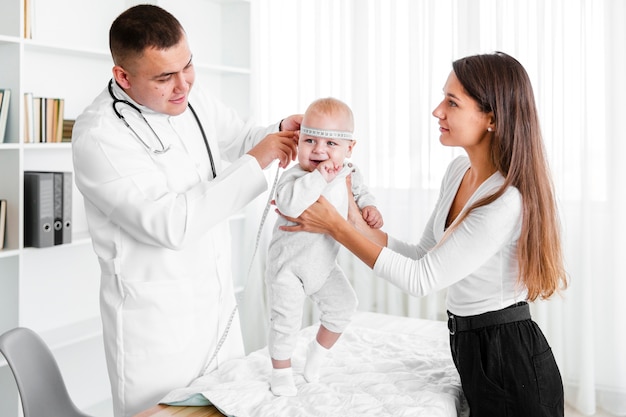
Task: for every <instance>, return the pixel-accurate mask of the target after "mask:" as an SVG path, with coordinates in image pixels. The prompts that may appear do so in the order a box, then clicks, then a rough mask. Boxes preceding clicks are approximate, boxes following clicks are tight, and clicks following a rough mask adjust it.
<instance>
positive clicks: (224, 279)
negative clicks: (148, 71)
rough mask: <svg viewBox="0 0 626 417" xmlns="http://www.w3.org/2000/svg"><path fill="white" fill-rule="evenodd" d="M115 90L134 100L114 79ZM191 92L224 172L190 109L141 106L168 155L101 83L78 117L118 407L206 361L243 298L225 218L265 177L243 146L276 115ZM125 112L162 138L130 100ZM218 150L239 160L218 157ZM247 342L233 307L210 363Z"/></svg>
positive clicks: (118, 412)
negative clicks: (259, 114) (173, 112)
mask: <svg viewBox="0 0 626 417" xmlns="http://www.w3.org/2000/svg"><path fill="white" fill-rule="evenodd" d="M114 93H115V95H116V97H118V98H123V99H126V100H129V101H132V100H131V99H130V98H129V97H128V96H127V95H126V94H124V92H123V91H122V90H121V88H119V87H118V86H117V85H115V86H114ZM189 101H190V103H191V105H192V106H193V107H194V109H195V110H196V112H197V113H198V116H199V117H200V120H201V122H202V125H203V127H204V130H205V132H206V135H207V138H208V140H209V143H210V146H211V150H212V153H213V158H214V160H215V164H216V169H217V172H218V175H217V179H214V180H211V176H212V174H211V168H210V163H209V158H208V154H207V150H206V147H205V145H204V141H203V139H202V136H201V134H200V130H199V128H198V125H197V123H196V121H195V119H194V118H193V115H192V114H191V112H190V110H189V109H187V110H186V111H185V112H184V113H183V114H181V115H179V116H167V115H163V114H158V113H155V112H153V111H151V110H149V109H147V108H145V107H142V106H139V107H140V108H141V109H142V112H143V114H144V116H145V117H146V119H148V121H149V122H150V124H151V125H152V127H153V129H154V130H155V131H156V132H157V134H158V135H159V137H160V138H161V140H162V141H163V142H164V144H165V146H170V147H171V148H170V150H169V151H168V152H166V153H164V154H161V155H156V154H154V153H152V152H150V151H149V150H147V149H146V148H145V147H144V146H143V145H142V144H141V142H139V140H138V139H137V138H135V137H134V136H133V134H132V133H131V131H130V130H129V129H128V128H127V127H126V126H125V125H124V124H123V123H122V121H121V120H119V119H118V117H117V116H116V115H115V114H114V112H113V109H112V106H111V104H112V99H111V97H110V95H109V93H108V91H107V90H106V89H105V90H104V91H103V92H102V93H101V94H100V95H99V96H98V97H97V98H96V99H95V100H94V102H93V103H92V104H91V105H90V106H89V107H87V109H86V110H85V111H84V112H83V114H81V115H80V116H79V117H78V118H77V120H76V124H75V126H74V133H73V137H72V149H73V160H74V172H75V180H76V185H77V186H78V189H79V190H80V192H81V193H82V194H83V196H84V199H85V209H86V215H87V221H88V225H89V231H90V233H91V237H92V240H93V247H94V250H95V252H96V254H97V255H98V258H99V262H100V265H101V269H102V275H101V293H100V307H101V313H102V323H103V329H104V343H105V352H106V359H107V366H108V371H109V376H110V380H111V388H112V392H113V403H114V412H115V416H116V417H120V416H131V415H133V414H135V413H137V412H138V411H140V410H142V409H145V408H148V407H150V406H152V405H155V404H156V403H157V402H158V400H159V399H160V398H162V397H163V396H164V395H165V394H166V393H168V392H169V391H170V390H172V389H175V388H180V387H184V386H186V385H187V384H188V383H189V382H191V381H192V380H193V379H194V378H195V377H197V376H198V375H199V373H200V372H201V371H202V370H203V368H204V366H205V363H206V362H207V360H208V359H209V357H210V356H211V355H212V353H213V352H214V349H215V347H216V343H217V342H218V340H219V338H220V336H221V334H222V332H223V331H224V329H225V328H226V326H227V324H228V323H227V322H228V318H229V316H230V315H231V312H232V311H233V309H234V307H235V304H236V301H235V298H234V294H233V284H232V277H231V257H230V247H231V246H230V245H231V244H230V232H229V228H228V222H227V218H228V217H229V216H230V215H232V214H234V213H236V212H237V211H238V210H239V209H241V208H243V207H244V206H245V205H246V204H247V203H249V202H250V201H251V200H252V199H253V198H255V197H256V196H258V195H259V194H260V193H262V192H263V191H264V190H265V189H266V188H267V182H266V179H265V176H264V174H263V171H262V170H261V168H260V166H259V164H258V162H257V161H256V159H254V158H253V157H251V156H249V155H245V152H246V151H248V150H249V149H250V148H251V147H252V146H253V145H254V144H256V143H258V142H259V141H260V140H261V139H262V138H263V137H265V135H266V134H267V133H270V132H273V131H276V130H278V125H274V126H271V127H269V128H263V129H262V128H255V129H250V128H248V127H247V126H245V124H244V122H243V121H242V120H241V119H240V118H239V117H238V116H237V115H236V114H235V113H234V112H233V111H232V110H230V109H227V108H225V107H224V106H222V105H221V104H219V103H217V102H215V101H212V100H210V99H209V98H207V97H205V96H203V95H202V94H201V93H200V92H199V89H198V86H195V87H194V89H193V90H192V93H191V95H190V100H189ZM119 108H120V109H128V106H126V105H121V106H120V107H119ZM124 115H125V117H126V119H127V120H128V121H129V123H130V124H131V126H132V127H133V128H134V129H135V130H136V131H137V133H138V134H139V135H140V136H141V138H142V139H143V140H144V141H146V142H147V143H149V144H150V145H151V146H152V147H153V148H158V149H160V146H159V145H158V142H157V140H156V139H155V138H154V135H152V134H151V132H149V128H148V127H147V126H146V125H145V123H143V122H142V121H140V119H139V118H138V116H137V114H136V113H135V112H134V111H124ZM222 160H227V161H232V164H230V165H229V166H228V167H227V168H225V169H223V168H222V165H223V164H222ZM243 354H244V350H243V341H242V338H241V330H240V326H239V317H238V316H237V315H236V316H235V319H234V321H233V323H232V326H231V330H230V331H229V333H228V337H227V339H226V342H225V343H224V345H223V347H222V348H221V350H220V351H219V354H218V356H217V359H216V361H214V362H213V364H212V366H211V367H212V368H215V366H216V365H219V364H220V363H222V362H223V361H224V360H226V359H228V358H231V357H238V356H242V355H243Z"/></svg>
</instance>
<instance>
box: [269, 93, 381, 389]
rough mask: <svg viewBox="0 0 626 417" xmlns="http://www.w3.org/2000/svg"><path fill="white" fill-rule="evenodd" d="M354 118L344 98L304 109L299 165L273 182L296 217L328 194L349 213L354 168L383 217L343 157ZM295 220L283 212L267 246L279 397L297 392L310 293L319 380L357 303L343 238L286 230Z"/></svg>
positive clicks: (372, 213)
mask: <svg viewBox="0 0 626 417" xmlns="http://www.w3.org/2000/svg"><path fill="white" fill-rule="evenodd" d="M353 131H354V118H353V115H352V111H351V110H350V108H349V107H348V106H347V105H346V104H345V103H343V102H342V101H340V100H337V99H334V98H325V99H319V100H316V101H314V102H313V103H312V104H311V105H310V106H309V108H308V109H307V110H306V112H305V114H304V118H303V119H302V125H301V127H300V138H299V141H298V164H297V165H294V166H293V167H291V168H289V169H288V170H286V171H285V172H284V173H283V174H282V176H281V177H280V181H279V183H278V185H277V188H276V198H275V201H276V206H277V208H278V210H279V211H280V212H281V213H283V214H285V215H287V216H290V217H298V216H299V215H300V214H301V213H302V212H303V211H304V210H305V209H306V208H308V207H309V206H310V205H311V204H313V203H314V202H315V201H317V199H318V198H319V197H320V196H321V195H323V196H324V197H325V198H326V199H328V201H330V202H331V203H332V204H333V205H334V206H335V207H336V208H337V210H338V211H339V212H340V213H342V214H343V215H344V216H347V214H348V192H347V189H346V177H347V176H348V175H350V174H351V175H352V193H353V195H354V198H355V200H356V202H357V205H358V206H359V208H360V209H361V212H362V214H363V218H364V219H365V220H366V222H367V223H368V224H369V226H370V227H373V228H380V227H381V226H382V225H383V220H382V216H381V214H380V212H379V211H378V209H377V208H376V206H375V200H374V197H373V196H372V195H371V194H370V193H369V191H368V189H367V187H366V186H365V185H364V184H363V180H362V176H361V175H360V173H359V171H358V170H356V167H355V166H354V165H353V164H352V163H347V162H346V158H349V157H350V156H351V154H352V149H353V148H354V145H355V143H356V141H355V140H354V139H353ZM288 224H291V223H290V222H288V221H287V220H286V219H284V218H283V217H279V218H278V220H277V221H276V225H275V226H274V233H273V236H272V241H271V243H270V246H269V253H268V267H267V275H266V280H267V287H268V293H269V302H270V333H269V341H268V348H269V354H270V357H271V359H272V368H273V369H272V376H271V381H270V388H271V391H272V393H273V394H274V395H277V396H295V395H296V394H297V388H296V385H295V382H294V378H293V372H292V369H291V355H292V352H293V350H294V345H295V341H296V334H297V333H298V331H299V330H300V327H301V324H302V310H303V305H304V302H305V297H310V298H311V300H312V301H313V302H315V303H316V304H317V306H318V308H319V310H320V323H321V324H320V327H319V330H318V332H317V336H316V339H315V340H313V341H311V343H310V344H309V346H308V348H307V356H306V364H305V368H304V378H305V380H306V381H307V382H314V381H317V380H318V378H319V369H320V366H321V365H322V363H323V361H324V359H325V356H326V353H327V352H328V350H329V349H330V348H331V347H332V346H333V345H334V344H335V342H336V341H337V339H339V336H341V333H342V332H343V331H344V330H345V328H346V327H347V325H348V323H349V322H350V320H351V318H352V315H353V314H354V312H355V311H356V308H357V303H358V302H357V298H356V294H355V293H354V290H353V289H352V286H351V285H350V283H349V281H348V279H347V278H346V276H345V275H344V273H343V271H342V270H341V268H340V267H339V265H338V264H337V260H336V258H337V254H338V252H339V244H338V243H337V242H335V241H334V240H333V239H332V238H330V237H329V236H327V235H324V234H316V233H308V232H295V233H294V232H285V231H281V230H280V229H279V227H280V226H282V225H288Z"/></svg>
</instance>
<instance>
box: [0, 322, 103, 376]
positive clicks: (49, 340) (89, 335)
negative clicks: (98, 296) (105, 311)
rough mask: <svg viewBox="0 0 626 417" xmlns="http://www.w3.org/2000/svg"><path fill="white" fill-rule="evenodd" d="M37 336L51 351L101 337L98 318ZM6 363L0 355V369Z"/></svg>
mask: <svg viewBox="0 0 626 417" xmlns="http://www.w3.org/2000/svg"><path fill="white" fill-rule="evenodd" d="M39 336H41V338H42V339H43V340H44V342H46V345H48V347H49V348H50V350H52V351H53V352H54V351H55V350H59V349H63V348H66V347H69V346H73V345H76V344H78V343H81V342H85V341H88V340H90V339H93V338H96V337H101V336H102V323H101V321H100V318H99V317H93V318H90V319H87V320H83V321H80V322H77V323H74V324H72V325H70V326H65V327H61V328H58V329H54V330H49V331H46V332H41V333H39ZM7 365H8V364H7V362H6V360H5V359H4V357H3V356H2V355H0V368H2V367H4V366H7Z"/></svg>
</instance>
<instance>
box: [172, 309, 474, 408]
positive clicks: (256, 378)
mask: <svg viewBox="0 0 626 417" xmlns="http://www.w3.org/2000/svg"><path fill="white" fill-rule="evenodd" d="M316 332H317V326H311V327H307V328H305V329H303V330H302V331H301V334H300V337H299V339H298V344H297V346H296V350H295V352H294V355H293V357H292V365H293V370H294V375H295V382H296V386H297V387H298V395H297V396H296V397H276V396H274V395H273V394H272V393H271V392H270V390H269V379H270V373H271V362H270V359H269V356H268V353H267V349H266V348H265V349H261V350H258V351H256V352H253V353H251V354H249V355H248V356H246V357H245V358H241V359H235V360H230V361H228V362H226V363H224V364H222V365H220V367H219V369H217V370H215V371H213V372H211V373H209V374H207V375H203V376H202V377H200V378H198V379H196V380H195V381H194V382H193V383H192V384H191V385H190V386H189V387H186V388H181V389H177V390H174V391H172V392H170V393H169V394H168V395H167V396H165V397H164V398H163V399H162V400H161V403H164V404H176V405H180V404H194V403H195V404H198V399H200V400H205V401H206V399H208V401H209V402H210V403H212V404H214V405H215V406H216V407H217V408H218V409H219V410H220V411H222V413H223V414H225V415H227V416H236V417H276V416H288V417H300V416H302V417H305V416H316V417H322V416H342V417H348V416H355V417H356V416H359V417H363V416H376V417H383V416H393V417H399V416H411V417H419V416H424V417H426V416H427V417H439V416H441V417H461V416H465V415H468V410H467V405H466V403H465V400H464V397H463V394H462V391H461V384H460V380H459V376H458V373H457V371H456V369H455V367H454V364H453V362H452V359H451V357H450V351H449V343H448V334H447V329H446V326H445V323H443V322H438V321H430V320H419V319H409V318H405V317H394V316H388V315H382V314H376V313H359V314H358V315H357V317H356V318H355V321H354V322H353V323H352V324H351V325H350V327H349V328H348V330H347V331H346V332H345V333H344V334H343V335H342V336H341V338H340V339H339V341H338V342H337V343H336V344H335V346H334V347H333V348H332V349H331V351H330V354H329V355H328V359H327V363H326V365H325V366H324V367H323V368H322V369H321V372H320V380H319V382H317V383H306V382H305V380H304V378H303V376H302V371H303V367H304V361H305V351H306V346H307V344H308V343H309V342H310V341H311V340H312V339H313V338H314V337H315V334H316Z"/></svg>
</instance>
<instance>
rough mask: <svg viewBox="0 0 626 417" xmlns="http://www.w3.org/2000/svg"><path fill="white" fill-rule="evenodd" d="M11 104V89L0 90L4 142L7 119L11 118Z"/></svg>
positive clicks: (0, 134)
mask: <svg viewBox="0 0 626 417" xmlns="http://www.w3.org/2000/svg"><path fill="white" fill-rule="evenodd" d="M10 104H11V90H9V89H8V88H5V89H1V90H0V143H2V142H4V135H5V133H6V128H7V121H8V119H9V105H10Z"/></svg>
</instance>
